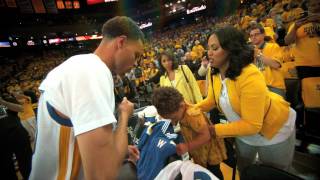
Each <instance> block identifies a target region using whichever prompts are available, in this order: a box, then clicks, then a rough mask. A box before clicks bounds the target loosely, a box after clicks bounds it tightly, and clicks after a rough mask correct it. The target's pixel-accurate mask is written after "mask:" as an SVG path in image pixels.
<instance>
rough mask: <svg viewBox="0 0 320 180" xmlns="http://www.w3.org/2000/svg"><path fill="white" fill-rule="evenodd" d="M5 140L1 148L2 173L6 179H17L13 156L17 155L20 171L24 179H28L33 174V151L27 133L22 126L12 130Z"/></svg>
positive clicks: (7, 133) (0, 163)
mask: <svg viewBox="0 0 320 180" xmlns="http://www.w3.org/2000/svg"><path fill="white" fill-rule="evenodd" d="M0 134H1V137H2V138H3V141H2V146H1V148H0V159H1V161H0V173H1V176H2V177H6V179H17V176H16V171H15V168H14V161H13V159H12V158H13V154H15V156H16V159H17V162H18V166H19V170H20V172H21V175H22V177H23V178H24V179H28V177H29V175H30V172H31V161H32V150H31V146H30V141H29V136H28V133H27V131H26V130H25V129H24V128H23V127H22V126H21V125H20V126H18V127H16V128H14V129H11V130H10V131H9V132H8V131H7V132H6V134H2V133H0Z"/></svg>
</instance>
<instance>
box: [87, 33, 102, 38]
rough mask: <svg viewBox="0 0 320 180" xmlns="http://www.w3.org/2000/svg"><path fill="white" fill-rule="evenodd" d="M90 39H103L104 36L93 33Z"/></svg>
mask: <svg viewBox="0 0 320 180" xmlns="http://www.w3.org/2000/svg"><path fill="white" fill-rule="evenodd" d="M90 39H102V36H98V35H96V34H94V35H92V36H91V37H90Z"/></svg>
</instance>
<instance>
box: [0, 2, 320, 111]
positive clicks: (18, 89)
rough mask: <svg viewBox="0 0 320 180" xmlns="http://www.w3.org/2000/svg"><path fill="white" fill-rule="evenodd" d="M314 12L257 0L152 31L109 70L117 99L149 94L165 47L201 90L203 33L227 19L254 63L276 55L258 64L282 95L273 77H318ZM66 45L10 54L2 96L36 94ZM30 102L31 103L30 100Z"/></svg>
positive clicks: (318, 29)
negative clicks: (119, 71)
mask: <svg viewBox="0 0 320 180" xmlns="http://www.w3.org/2000/svg"><path fill="white" fill-rule="evenodd" d="M319 12H320V4H319V2H318V1H316V0H309V1H305V0H279V1H273V0H269V1H257V3H253V4H250V5H247V6H242V7H241V8H240V9H239V10H238V11H237V12H236V13H235V14H233V15H230V16H227V17H223V18H216V17H215V18H207V17H202V18H201V19H200V20H198V22H196V23H194V24H190V25H186V26H182V27H178V28H175V29H170V30H167V31H165V32H163V31H157V32H155V33H154V34H153V35H152V37H151V39H149V40H148V42H147V43H146V45H145V52H144V54H143V56H142V57H141V58H140V59H139V60H138V62H137V63H136V66H135V67H134V68H133V69H132V71H131V72H129V73H127V74H126V75H125V76H123V77H120V76H118V75H114V82H115V94H116V97H117V98H116V99H117V100H118V101H120V100H121V99H122V97H124V96H127V97H129V98H130V99H135V98H136V97H139V96H143V95H146V94H151V93H152V90H153V89H154V88H155V87H156V86H158V85H159V82H160V77H161V75H163V74H164V73H165V71H163V69H161V55H162V54H163V53H166V52H171V53H172V54H173V55H174V58H175V59H177V60H178V64H180V65H187V66H188V67H189V69H190V70H191V72H192V73H193V74H194V76H195V78H196V80H197V82H198V85H199V87H200V91H201V93H202V96H206V93H205V91H206V90H205V89H206V86H205V85H204V83H203V80H204V79H205V77H203V74H202V75H201V73H198V70H199V68H201V67H204V66H207V64H208V57H207V49H208V47H207V40H208V38H209V35H210V34H211V32H212V31H213V30H214V29H215V28H217V27H220V26H224V25H227V24H228V25H232V26H234V27H236V28H238V29H240V30H242V31H243V33H244V34H245V35H246V36H247V38H248V39H247V40H248V42H251V43H252V45H253V46H255V47H254V48H255V49H256V51H255V52H256V54H255V57H256V60H255V64H256V65H257V66H259V63H260V65H261V62H258V59H259V58H260V57H261V56H262V57H267V58H270V59H271V60H274V59H276V65H275V66H272V63H274V62H272V61H271V60H270V64H269V63H267V60H265V61H264V62H262V64H264V67H266V66H270V68H271V70H270V73H271V75H270V74H269V75H265V74H264V75H265V78H266V80H267V81H268V78H270V76H272V78H275V75H274V74H275V73H276V72H278V74H279V73H280V74H279V75H277V77H276V78H278V79H277V80H274V79H273V80H272V82H271V80H270V84H268V83H267V84H268V87H269V89H270V90H271V91H274V92H276V93H277V92H279V91H277V89H280V90H283V92H284V93H281V92H280V93H279V94H280V95H282V96H284V97H285V92H286V91H290V89H286V87H285V86H277V85H275V84H273V83H274V81H284V79H297V80H302V79H303V78H306V77H319V73H320V69H319V68H320V14H319ZM260 27H262V29H261V28H260ZM255 29H258V31H257V33H254V32H255ZM261 34H263V37H262V38H263V42H265V43H272V44H273V45H274V47H275V48H274V49H273V51H272V53H271V55H268V53H264V51H263V49H264V46H265V45H264V43H263V47H260V46H261V44H259V43H257V44H254V42H255V38H257V37H258V36H260V35H261ZM75 49H76V48H75ZM75 49H74V50H72V49H70V51H75ZM92 49H93V48H92ZM68 51H69V50H68ZM70 51H69V52H66V50H45V51H44V52H43V53H42V54H41V55H23V56H20V57H18V58H17V59H16V60H14V63H8V64H6V65H5V67H2V68H1V69H0V79H1V82H2V85H1V94H2V97H3V99H10V98H12V97H17V96H16V95H15V94H16V93H18V94H19V93H20V94H24V95H26V93H24V92H28V91H29V92H30V91H31V92H33V93H34V94H35V97H37V98H38V97H39V96H40V92H39V90H38V87H39V85H40V83H41V81H42V79H43V78H44V77H45V76H46V74H47V73H48V72H49V71H50V70H52V69H53V68H54V67H56V66H58V65H59V64H61V63H62V62H63V61H65V60H66V59H67V58H68V57H69V56H70V55H71V54H72V52H70ZM275 54H276V56H275ZM268 56H269V57H268ZM296 67H297V68H296ZM259 68H261V67H259ZM261 70H262V71H264V70H265V69H261ZM266 71H267V70H266ZM160 83H161V82H160ZM282 83H283V85H284V84H285V83H284V82H282ZM274 88H276V90H274ZM27 94H28V93H27ZM300 95H301V94H300ZM30 98H31V97H30ZM289 101H290V100H289ZM18 102H19V101H18ZM33 103H36V100H34V101H33ZM35 107H36V106H35Z"/></svg>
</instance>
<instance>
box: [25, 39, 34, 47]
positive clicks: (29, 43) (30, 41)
mask: <svg viewBox="0 0 320 180" xmlns="http://www.w3.org/2000/svg"><path fill="white" fill-rule="evenodd" d="M27 45H28V46H34V45H35V43H34V41H32V40H29V41H28V42H27Z"/></svg>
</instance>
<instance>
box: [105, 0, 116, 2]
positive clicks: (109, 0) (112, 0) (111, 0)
mask: <svg viewBox="0 0 320 180" xmlns="http://www.w3.org/2000/svg"><path fill="white" fill-rule="evenodd" d="M116 1H118V0H104V2H116Z"/></svg>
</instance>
